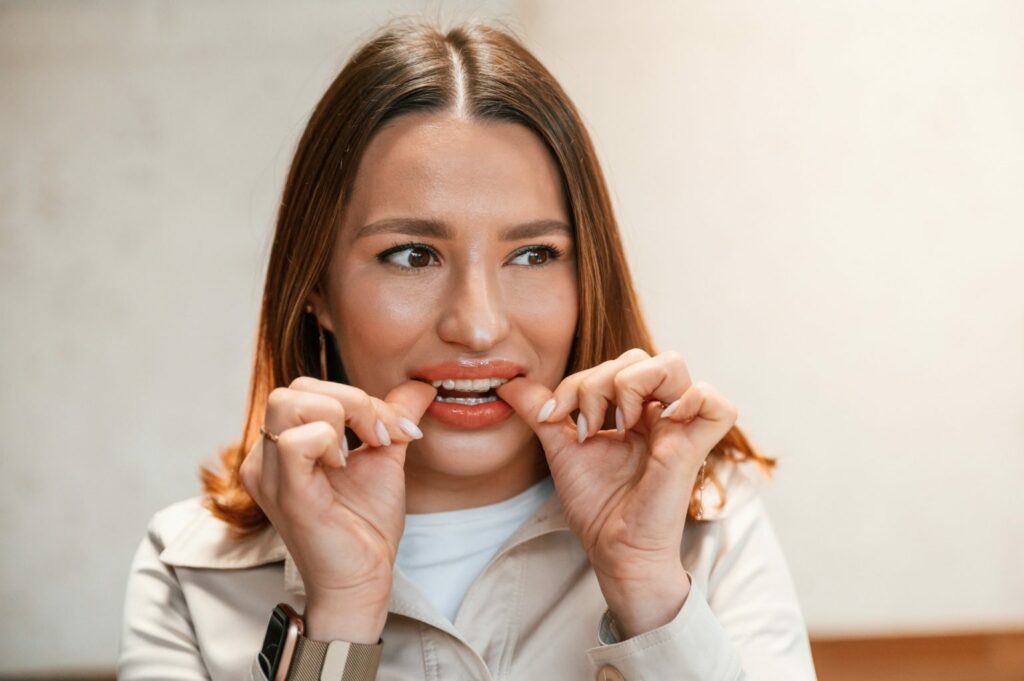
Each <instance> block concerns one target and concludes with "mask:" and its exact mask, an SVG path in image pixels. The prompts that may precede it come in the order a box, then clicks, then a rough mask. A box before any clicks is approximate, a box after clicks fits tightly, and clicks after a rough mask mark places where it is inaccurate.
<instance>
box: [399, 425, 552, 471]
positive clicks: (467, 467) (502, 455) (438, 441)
mask: <svg viewBox="0 0 1024 681" xmlns="http://www.w3.org/2000/svg"><path fill="white" fill-rule="evenodd" d="M434 425H435V424H429V425H424V423H423V422H421V423H420V426H421V428H422V429H423V435H424V438H423V440H422V441H418V440H414V441H413V442H410V443H409V448H408V449H407V450H406V451H407V457H406V458H407V460H408V461H409V462H410V463H414V465H417V466H421V467H424V468H429V469H431V470H433V471H436V472H438V473H442V474H445V475H453V476H466V477H471V476H475V475H485V474H489V473H494V472H495V471H499V470H501V469H503V468H505V467H506V466H508V465H509V464H510V463H512V461H514V460H515V457H516V456H518V452H520V451H521V450H522V449H523V446H524V445H525V444H526V442H527V441H528V440H529V439H530V437H531V436H532V432H530V433H529V434H524V433H521V432H520V430H521V429H519V428H514V427H508V426H511V425H514V424H511V423H509V422H506V423H505V425H506V427H502V428H498V429H486V430H484V429H481V430H463V431H459V430H452V429H449V428H446V427H444V426H437V427H431V426H434ZM522 425H525V424H522ZM427 440H430V442H429V443H428V442H427Z"/></svg>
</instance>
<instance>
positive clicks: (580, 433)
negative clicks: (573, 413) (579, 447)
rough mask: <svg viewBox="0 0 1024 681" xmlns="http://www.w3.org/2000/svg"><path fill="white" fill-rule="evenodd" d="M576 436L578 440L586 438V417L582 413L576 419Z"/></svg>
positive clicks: (581, 440)
mask: <svg viewBox="0 0 1024 681" xmlns="http://www.w3.org/2000/svg"><path fill="white" fill-rule="evenodd" d="M576 437H577V439H579V441H580V442H583V441H584V440H585V439H587V417H586V416H584V415H583V414H580V415H579V418H577V419H576Z"/></svg>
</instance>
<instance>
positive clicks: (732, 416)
mask: <svg viewBox="0 0 1024 681" xmlns="http://www.w3.org/2000/svg"><path fill="white" fill-rule="evenodd" d="M678 402H679V404H678V406H677V407H675V408H674V409H672V411H669V409H671V408H672V405H671V404H670V405H669V406H668V407H667V408H666V409H665V411H663V412H662V414H661V416H660V417H659V419H660V420H665V421H669V422H672V423H678V424H683V425H685V431H684V432H685V433H686V437H687V438H688V439H689V440H690V441H691V442H692V443H693V445H694V446H695V447H698V448H700V449H701V451H704V450H705V449H706V450H708V451H710V449H711V448H712V447H714V446H715V445H716V444H718V443H719V442H720V441H721V439H722V438H723V437H725V435H726V433H728V432H729V429H730V428H732V427H733V425H735V424H736V419H737V417H738V415H739V412H738V410H737V409H736V405H734V404H733V403H732V402H730V401H729V400H727V399H726V398H725V397H723V396H722V394H721V393H719V392H718V391H717V390H715V389H714V388H713V387H711V386H710V385H708V384H707V383H705V382H703V381H699V382H697V383H694V384H693V385H692V386H690V388H689V389H687V391H686V392H685V393H683V396H682V397H680V398H679V400H678ZM665 412H669V413H668V416H665V415H664V414H665Z"/></svg>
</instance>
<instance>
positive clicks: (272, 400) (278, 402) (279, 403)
mask: <svg viewBox="0 0 1024 681" xmlns="http://www.w3.org/2000/svg"><path fill="white" fill-rule="evenodd" d="M288 395H289V389H288V388H282V387H277V388H274V389H273V390H271V391H270V394H269V395H267V410H268V411H275V412H276V411H280V410H281V409H282V408H283V407H284V406H285V405H286V404H287V403H288Z"/></svg>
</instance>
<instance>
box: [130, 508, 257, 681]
mask: <svg viewBox="0 0 1024 681" xmlns="http://www.w3.org/2000/svg"><path fill="white" fill-rule="evenodd" d="M163 548H164V547H163V542H162V541H161V539H160V536H159V533H158V531H157V530H156V527H155V519H154V520H151V521H150V523H149V527H148V528H147V532H146V536H145V537H144V538H143V540H142V541H141V542H140V543H139V547H138V549H137V550H136V552H135V556H134V558H133V559H132V563H131V568H130V570H129V574H128V586H127V589H126V593H125V604H124V616H123V620H122V626H121V636H120V640H119V642H118V660H117V678H118V681H150V680H153V681H155V680H157V679H161V680H166V681H200V680H207V679H209V678H210V674H209V672H208V671H207V669H206V665H205V664H204V662H203V658H202V655H201V654H200V651H199V646H198V644H197V643H196V635H195V630H194V628H193V626H192V617H191V614H190V613H189V609H188V603H186V601H185V596H184V593H183V592H182V589H181V584H180V583H179V582H178V577H177V575H176V574H175V572H174V568H173V567H171V566H169V565H166V564H165V563H163V562H162V561H161V560H160V559H159V555H160V552H161V551H162V550H163ZM257 656H258V651H254V653H253V663H252V665H251V667H250V669H249V670H248V672H247V673H246V674H245V675H244V676H243V678H242V679H240V681H266V677H265V676H264V675H263V673H262V671H261V670H260V668H259V665H258V664H257Z"/></svg>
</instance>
